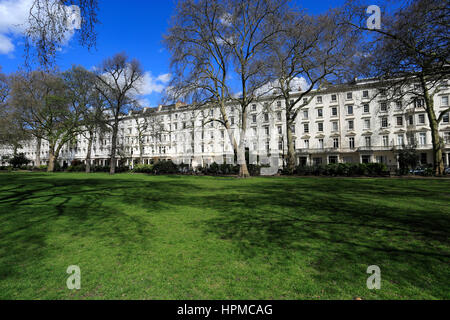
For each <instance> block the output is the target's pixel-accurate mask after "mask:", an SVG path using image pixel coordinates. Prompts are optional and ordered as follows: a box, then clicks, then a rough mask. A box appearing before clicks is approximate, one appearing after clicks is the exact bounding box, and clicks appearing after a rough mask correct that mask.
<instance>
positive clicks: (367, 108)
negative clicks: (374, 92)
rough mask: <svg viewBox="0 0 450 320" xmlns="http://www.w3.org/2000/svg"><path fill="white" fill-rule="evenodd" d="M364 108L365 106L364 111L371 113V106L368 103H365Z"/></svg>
mask: <svg viewBox="0 0 450 320" xmlns="http://www.w3.org/2000/svg"><path fill="white" fill-rule="evenodd" d="M363 108H364V113H369V112H370V107H369V105H368V104H365V105H364V106H363Z"/></svg>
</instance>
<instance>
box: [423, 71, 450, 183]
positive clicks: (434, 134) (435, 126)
mask: <svg viewBox="0 0 450 320" xmlns="http://www.w3.org/2000/svg"><path fill="white" fill-rule="evenodd" d="M421 82H422V89H423V90H424V95H425V106H426V111H427V115H428V121H430V129H431V141H432V143H433V166H434V173H435V175H436V176H441V175H443V174H444V168H445V167H444V159H442V144H441V138H440V136H439V123H438V121H437V119H436V113H435V111H434V100H433V97H432V96H430V94H429V92H428V89H427V87H426V82H425V80H424V79H423V78H421Z"/></svg>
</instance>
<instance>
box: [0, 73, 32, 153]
mask: <svg viewBox="0 0 450 320" xmlns="http://www.w3.org/2000/svg"><path fill="white" fill-rule="evenodd" d="M10 93H11V86H10V81H9V78H8V76H7V75H5V74H3V73H1V67H0V145H3V146H7V147H11V148H12V150H13V154H14V155H15V154H16V153H17V150H18V149H19V148H20V147H21V146H22V143H23V142H24V141H25V140H27V139H28V138H29V134H28V132H27V130H25V128H24V126H23V123H22V122H21V121H20V117H19V113H18V112H17V110H15V109H14V108H13V107H12V106H11V103H10V102H11V101H10Z"/></svg>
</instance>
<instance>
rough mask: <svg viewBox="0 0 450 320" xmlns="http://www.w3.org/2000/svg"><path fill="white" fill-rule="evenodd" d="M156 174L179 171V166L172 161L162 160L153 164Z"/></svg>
mask: <svg viewBox="0 0 450 320" xmlns="http://www.w3.org/2000/svg"><path fill="white" fill-rule="evenodd" d="M153 173H154V174H176V173H179V170H178V167H177V165H176V164H175V163H173V162H172V161H170V160H169V161H160V162H157V163H156V164H154V165H153Z"/></svg>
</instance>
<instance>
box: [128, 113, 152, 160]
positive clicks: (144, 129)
mask: <svg viewBox="0 0 450 320" xmlns="http://www.w3.org/2000/svg"><path fill="white" fill-rule="evenodd" d="M145 111H146V110H145V109H143V110H134V111H132V112H131V117H132V119H133V121H134V123H135V125H136V130H137V137H136V140H137V143H138V148H139V164H144V143H145V139H146V137H148V133H149V131H148V130H149V128H150V120H149V118H148V116H146V112H145ZM132 161H133V159H132Z"/></svg>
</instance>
